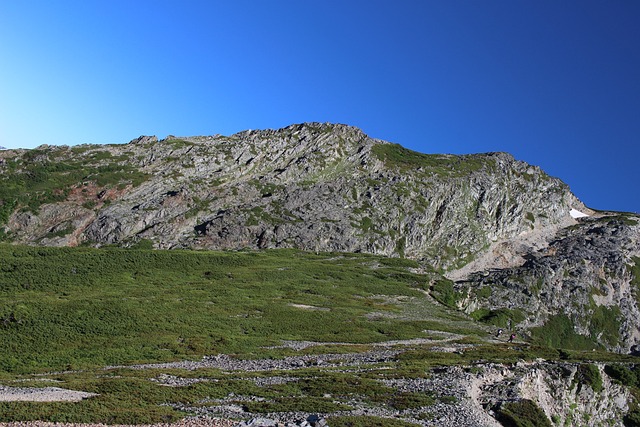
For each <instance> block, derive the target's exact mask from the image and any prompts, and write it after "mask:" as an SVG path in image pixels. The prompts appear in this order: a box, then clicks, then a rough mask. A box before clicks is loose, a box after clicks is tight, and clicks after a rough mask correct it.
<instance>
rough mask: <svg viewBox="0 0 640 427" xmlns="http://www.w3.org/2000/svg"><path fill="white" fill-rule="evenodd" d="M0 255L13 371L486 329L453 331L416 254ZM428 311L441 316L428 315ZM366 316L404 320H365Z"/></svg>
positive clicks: (1, 341)
mask: <svg viewBox="0 0 640 427" xmlns="http://www.w3.org/2000/svg"><path fill="white" fill-rule="evenodd" d="M0 259H1V260H2V263H1V264H0V369H2V370H4V371H7V372H34V371H39V370H52V369H53V370H58V369H67V368H74V369H75V368H86V367H90V366H102V365H108V364H123V363H133V362H140V361H163V360H173V359H177V358H184V357H199V356H202V355H204V354H212V353H218V352H224V353H241V354H250V353H253V352H256V351H259V347H261V346H265V345H270V344H277V343H279V340H280V339H290V340H316V341H326V342H331V341H346V342H353V343H369V342H377V341H385V340H392V339H406V338H414V337H423V336H425V334H424V333H423V332H422V331H423V330H425V329H433V328H436V329H451V328H454V329H455V328H458V329H459V328H460V327H463V328H464V327H465V326H466V327H467V328H470V331H465V332H472V333H473V332H474V331H475V332H478V331H480V329H479V328H475V327H474V326H473V324H472V323H470V322H464V321H462V323H461V325H462V326H460V325H458V323H459V322H460V320H458V323H455V325H456V326H454V322H453V320H452V319H451V315H449V318H448V319H442V320H441V321H439V320H438V319H440V318H441V317H442V315H443V313H441V311H442V309H441V308H439V307H434V306H433V304H432V303H430V302H429V300H428V299H427V298H426V297H425V295H424V293H423V292H422V291H421V290H420V289H421V288H422V287H424V284H425V280H426V279H425V278H424V277H423V276H421V275H418V274H414V273H411V272H409V271H407V268H406V267H403V266H402V264H405V265H410V264H412V262H411V261H404V260H402V261H399V260H386V259H384V258H378V257H373V256H368V255H342V254H334V255H331V254H328V255H313V254H308V253H301V252H296V251H266V252H259V253H258V252H247V253H237V252H235V253H223V252H196V251H145V250H124V249H116V248H105V249H89V248H76V249H70V248H32V247H18V246H8V245H0ZM385 263H386V264H388V265H385ZM398 263H400V264H401V265H399V266H397V265H394V264H398ZM372 265H377V267H376V268H373V269H372V268H371V266H372ZM383 296H391V297H394V296H405V297H409V298H408V299H407V298H405V299H407V300H408V301H410V302H411V303H410V304H409V303H407V304H406V305H407V306H411V305H413V306H420V307H421V311H423V312H426V313H425V315H423V316H400V314H402V307H401V306H399V305H397V304H394V303H389V302H388V300H387V298H386V297H383ZM294 304H298V305H309V306H314V307H318V308H321V309H322V310H310V309H304V308H299V307H296V306H294ZM429 307H432V308H433V313H435V314H434V316H431V317H432V319H431V320H426V318H427V317H429V316H428V313H429V312H430V309H429ZM370 312H389V313H391V314H394V313H395V316H396V317H397V318H391V317H390V316H380V317H378V320H368V319H367V318H366V317H365V315H366V314H367V313H370ZM454 317H455V316H454ZM434 319H435V320H434Z"/></svg>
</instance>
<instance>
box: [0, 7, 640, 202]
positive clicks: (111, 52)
mask: <svg viewBox="0 0 640 427" xmlns="http://www.w3.org/2000/svg"><path fill="white" fill-rule="evenodd" d="M639 22H640V2H638V1H635V0H629V1H621V0H612V1H606V2H605V1H590V0H584V1H579V2H578V1H562V2H558V1H545V0H535V1H527V0H522V1H512V0H487V1H476V0H468V1H462V0H460V1H456V0H442V1H431V0H411V1H410V0H394V1H377V0H368V1H360V0H354V1H349V0H342V1H334V0H322V1H312V0H308V1H305V0H295V1H293V0H291V1H290V0H286V1H285V0H270V1H266V0H252V1H249V0H234V1H228V0H227V1H216V0H208V1H196V0H181V1H177V0H175V1H169V0H127V1H120V0H109V1H106V0H103V1H94V0H77V1H69V0H56V1H49V0H47V1H34V0H21V1H9V0H6V1H2V0H0V58H2V66H1V67H0V145H1V146H5V147H9V148H15V147H27V148H31V147H35V146H37V145H40V144H56V145H57V144H68V145H73V144H80V143H121V142H128V141H129V140H131V139H133V138H135V137H137V136H139V135H143V134H144V135H157V136H158V137H160V138H162V137H165V136H167V135H169V134H173V135H182V136H186V135H211V134H217V133H220V134H224V135H229V134H232V133H235V132H238V131H241V130H245V129H266V128H279V127H283V126H287V125H289V124H292V123H300V122H305V121H320V122H335V123H346V124H350V125H354V126H358V127H360V128H361V129H363V130H364V131H365V132H366V133H367V134H369V135H370V136H372V137H375V138H380V139H385V140H388V141H392V142H397V143H400V144H402V145H404V146H406V147H408V148H411V149H414V150H417V151H421V152H425V153H454V154H464V153H477V152H489V151H507V152H510V153H512V154H513V155H514V156H515V157H516V158H517V159H519V160H524V161H526V162H528V163H532V164H535V165H538V166H540V167H542V168H543V169H544V170H545V171H547V172H548V173H549V174H551V175H553V176H557V177H559V178H561V179H563V180H564V181H565V182H567V183H568V184H569V185H570V187H571V189H572V190H573V191H574V192H575V193H576V195H577V196H578V197H579V198H581V199H582V200H583V201H584V202H585V203H586V204H587V205H588V206H590V207H593V208H596V209H613V210H623V211H634V212H640V190H639V184H640V172H639V171H640V168H638V166H637V161H638V158H640V140H639V135H640V25H639V24H638V23H639Z"/></svg>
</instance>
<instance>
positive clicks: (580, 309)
mask: <svg viewBox="0 0 640 427" xmlns="http://www.w3.org/2000/svg"><path fill="white" fill-rule="evenodd" d="M0 181H1V188H0V226H1V227H2V228H1V229H0V230H2V231H0V233H1V234H0V237H2V239H4V240H6V241H10V242H13V243H19V244H28V245H44V246H77V245H90V246H103V245H119V246H125V247H129V246H137V247H154V248H158V249H178V248H194V249H265V248H298V249H302V250H305V251H315V252H336V251H337V252H363V253H371V254H377V255H385V256H389V257H401V258H410V259H413V260H417V261H419V262H420V264H421V265H422V266H423V269H424V271H430V272H432V283H431V288H430V289H431V293H432V295H433V296H434V297H435V298H436V299H437V300H438V301H440V302H442V303H444V304H446V305H449V306H451V307H454V308H456V309H459V310H462V311H464V312H466V313H468V314H469V315H471V316H472V317H474V318H476V319H478V320H480V321H483V322H487V323H496V322H502V323H504V322H508V323H509V324H510V325H512V326H514V327H515V326H517V327H518V328H519V330H521V331H522V333H523V334H526V335H529V336H530V337H531V338H532V339H537V340H540V341H544V342H546V343H547V344H548V345H558V344H559V343H558V342H557V340H559V339H564V340H566V341H567V342H569V343H570V345H571V346H574V347H576V348H592V347H598V348H606V349H608V350H612V351H616V352H621V353H625V352H629V351H632V350H633V349H634V348H635V347H634V346H637V345H638V344H640V332H639V330H640V311H639V310H638V301H639V300H640V295H639V294H638V287H639V285H640V282H639V280H640V271H639V269H640V245H639V243H638V242H639V239H638V235H639V232H640V228H639V225H638V220H639V218H638V216H636V215H633V214H626V213H615V212H596V211H594V210H591V209H589V208H588V207H586V206H585V205H584V204H583V203H582V202H581V201H580V200H578V199H577V198H576V197H575V196H574V195H573V194H572V193H571V191H570V189H569V187H568V186H567V185H566V184H565V183H563V182H562V181H561V180H559V179H557V178H553V177H550V176H549V175H547V174H546V173H544V172H543V171H542V170H540V168H538V167H536V166H532V165H529V164H527V163H525V162H522V161H517V160H515V159H514V158H513V157H512V156H511V155H509V154H507V153H486V154H472V155H463V156H454V155H447V154H422V153H417V152H413V151H410V150H407V149H406V148H403V147H401V146H400V145H397V144H392V143H389V142H385V141H381V140H377V139H373V138H370V137H368V136H367V135H366V134H364V133H363V132H362V131H361V130H359V129H357V128H354V127H350V126H346V125H337V124H326V123H325V124H321V123H304V124H298V125H292V126H288V127H286V128H283V129H279V130H249V131H244V132H240V133H237V134H235V135H231V136H222V135H214V136H200V137H174V136H169V137H167V138H165V139H163V140H158V139H157V138H156V137H153V136H141V137H139V138H136V139H134V140H132V141H131V142H129V143H128V144H121V145H81V146H74V147H66V146H61V147H57V146H46V145H43V146H40V147H38V148H36V149H34V150H6V151H3V152H2V153H1V154H0ZM496 324H497V323H496ZM550 332H553V333H550ZM550 337H552V338H550Z"/></svg>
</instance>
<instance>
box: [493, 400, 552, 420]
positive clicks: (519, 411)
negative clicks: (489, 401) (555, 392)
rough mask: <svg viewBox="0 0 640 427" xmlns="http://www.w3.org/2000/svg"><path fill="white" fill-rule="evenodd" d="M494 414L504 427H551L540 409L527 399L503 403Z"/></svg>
mask: <svg viewBox="0 0 640 427" xmlns="http://www.w3.org/2000/svg"><path fill="white" fill-rule="evenodd" d="M496 414H497V419H498V421H500V424H502V425H503V426H505V427H552V425H551V421H549V418H547V416H546V415H545V414H544V412H543V411H542V409H540V408H539V407H538V405H536V404H535V403H534V402H533V401H531V400H529V399H522V400H518V401H515V402H507V403H503V404H501V405H500V407H499V408H498V410H497V412H496Z"/></svg>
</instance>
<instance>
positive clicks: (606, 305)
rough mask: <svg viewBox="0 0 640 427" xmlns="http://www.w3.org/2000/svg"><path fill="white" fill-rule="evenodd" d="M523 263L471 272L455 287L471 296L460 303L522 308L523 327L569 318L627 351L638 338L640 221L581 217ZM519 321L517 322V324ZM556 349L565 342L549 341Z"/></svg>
mask: <svg viewBox="0 0 640 427" xmlns="http://www.w3.org/2000/svg"><path fill="white" fill-rule="evenodd" d="M525 258H526V261H525V262H524V263H523V264H522V265H520V266H518V267H513V268H507V269H499V270H491V271H485V272H478V273H475V274H472V275H471V276H470V277H469V278H468V279H467V280H460V281H459V282H458V283H457V284H456V287H457V289H459V291H460V292H462V293H467V295H468V297H467V298H466V299H464V300H463V301H462V303H461V306H462V307H464V308H465V309H466V310H467V311H468V312H473V311H474V310H476V309H478V308H488V309H491V310H500V309H510V310H520V311H522V312H523V313H524V314H525V319H524V320H523V321H522V322H521V324H520V325H519V327H521V328H524V329H530V328H532V327H538V326H542V325H544V324H545V323H547V322H548V321H549V320H550V319H552V318H553V319H555V321H556V323H558V324H561V323H562V322H561V321H562V320H564V319H570V320H571V323H572V327H573V331H567V332H575V333H576V334H579V335H581V336H584V337H588V338H589V339H590V340H591V341H592V342H593V343H595V344H598V345H600V346H602V347H604V348H607V349H609V350H614V351H618V352H624V353H628V352H631V350H632V347H634V346H636V345H638V344H639V343H640V331H639V329H638V322H637V320H634V319H639V318H640V312H639V311H638V291H639V290H638V277H636V275H634V273H633V271H634V265H637V264H638V261H640V218H638V217H637V216H631V215H627V216H624V215H618V216H615V215H614V216H603V217H599V218H584V219H581V220H580V224H578V225H575V226H572V227H569V228H566V229H563V230H561V231H560V232H558V234H557V235H556V236H555V239H554V240H553V241H552V242H551V243H550V244H549V245H548V246H547V247H544V248H542V249H541V250H538V251H532V252H530V253H528V254H527V255H525ZM514 326H515V325H514ZM549 344H554V345H556V346H558V347H560V346H561V344H562V343H560V342H557V343H553V342H549Z"/></svg>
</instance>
